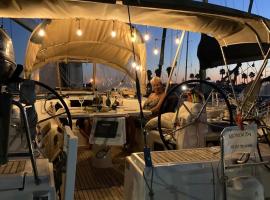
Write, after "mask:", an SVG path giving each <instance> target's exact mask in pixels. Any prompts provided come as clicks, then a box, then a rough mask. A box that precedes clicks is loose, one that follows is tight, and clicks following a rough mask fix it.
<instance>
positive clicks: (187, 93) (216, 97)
mask: <svg viewBox="0 0 270 200" xmlns="http://www.w3.org/2000/svg"><path fill="white" fill-rule="evenodd" d="M172 97H174V102H173V103H172V102H171V100H170V99H172ZM187 101H192V102H194V103H200V104H201V105H202V107H201V108H200V111H199V112H198V113H194V112H192V110H190V109H189V108H188V106H187V105H186V102H187ZM172 104H175V105H174V110H170V112H175V113H176V117H175V119H176V120H175V121H174V124H173V128H172V129H167V130H164V129H163V128H162V126H161V116H162V114H163V113H165V112H168V110H167V108H166V107H168V105H169V106H172ZM182 106H183V107H184V109H185V110H186V111H187V112H188V113H189V115H190V116H191V119H190V120H189V122H187V123H185V124H184V123H182V124H181V123H179V122H177V119H178V115H179V108H181V107H182ZM211 109H213V110H212V111H213V112H216V110H220V115H222V114H223V113H224V110H227V115H228V116H227V118H226V119H225V118H224V117H221V119H220V116H218V118H219V121H210V120H201V116H202V114H203V113H205V112H206V110H207V111H211ZM215 109H216V110H215ZM218 114H219V113H218ZM196 122H200V123H204V124H207V125H209V126H211V127H216V128H222V129H223V128H225V127H226V126H232V125H233V123H234V120H233V112H232V109H231V106H230V103H229V101H228V99H227V96H226V95H225V93H224V92H223V91H222V90H221V89H219V88H218V87H217V86H216V85H215V84H213V83H210V82H207V81H204V80H189V81H185V82H182V83H180V84H178V85H176V86H174V87H173V88H172V89H171V90H170V91H169V92H168V93H167V95H166V96H165V98H164V100H163V102H162V104H161V108H160V110H159V113H158V131H159V134H160V138H161V140H162V142H163V144H164V145H165V147H166V148H167V149H168V150H171V149H175V146H176V145H175V144H176V134H177V132H178V131H180V130H182V129H184V128H187V127H189V126H191V125H193V124H194V123H196Z"/></svg>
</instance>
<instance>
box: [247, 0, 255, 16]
mask: <svg viewBox="0 0 270 200" xmlns="http://www.w3.org/2000/svg"><path fill="white" fill-rule="evenodd" d="M253 1H254V0H250V1H249V6H248V13H250V14H251V10H252V6H253Z"/></svg>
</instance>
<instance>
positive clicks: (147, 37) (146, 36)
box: [143, 33, 150, 41]
mask: <svg viewBox="0 0 270 200" xmlns="http://www.w3.org/2000/svg"><path fill="white" fill-rule="evenodd" d="M143 38H144V41H148V40H149V39H150V35H149V33H145V35H144V37H143Z"/></svg>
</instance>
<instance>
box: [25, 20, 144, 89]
mask: <svg viewBox="0 0 270 200" xmlns="http://www.w3.org/2000/svg"><path fill="white" fill-rule="evenodd" d="M41 27H42V28H43V29H44V31H45V35H44V36H43V37H41V36H39V35H38V32H39V30H40V29H41ZM79 28H80V30H81V31H82V35H81V36H78V35H77V34H76V31H77V30H78V29H79ZM112 30H115V32H116V37H114V38H113V37H112V36H111V31H112ZM133 30H134V31H135V33H136V40H135V42H132V40H131V30H130V26H129V25H128V24H126V23H122V22H119V21H114V20H107V21H105V20H89V19H58V20H50V21H49V22H48V23H46V25H44V24H43V25H40V26H38V27H37V28H36V29H35V30H34V31H33V33H32V35H31V36H30V39H29V43H28V47H27V51H26V59H25V72H26V75H30V74H31V73H32V72H33V71H35V70H36V69H38V68H40V67H43V66H45V65H46V64H48V63H52V62H90V63H101V64H105V65H107V66H110V67H113V68H116V69H118V70H121V71H123V72H124V73H126V74H128V75H129V76H130V77H131V78H132V79H133V80H135V70H136V68H133V67H132V62H133V61H134V55H135V60H136V63H138V64H139V68H140V69H139V70H138V71H137V72H138V74H139V76H140V79H141V83H142V88H145V81H146V47H145V44H144V42H143V40H142V37H141V35H140V33H139V32H137V31H136V29H133ZM133 52H134V53H133Z"/></svg>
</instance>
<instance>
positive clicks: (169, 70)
mask: <svg viewBox="0 0 270 200" xmlns="http://www.w3.org/2000/svg"><path fill="white" fill-rule="evenodd" d="M166 71H167V74H168V77H169V76H170V73H171V71H172V67H170V66H169V67H167V69H166Z"/></svg>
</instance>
